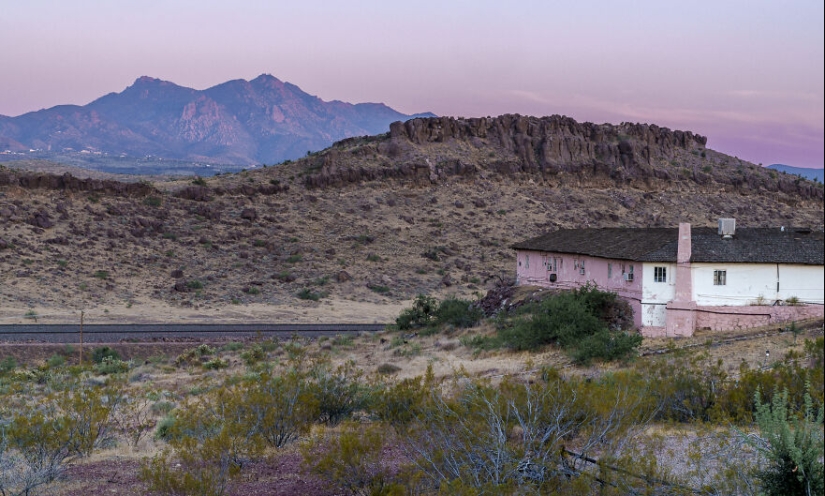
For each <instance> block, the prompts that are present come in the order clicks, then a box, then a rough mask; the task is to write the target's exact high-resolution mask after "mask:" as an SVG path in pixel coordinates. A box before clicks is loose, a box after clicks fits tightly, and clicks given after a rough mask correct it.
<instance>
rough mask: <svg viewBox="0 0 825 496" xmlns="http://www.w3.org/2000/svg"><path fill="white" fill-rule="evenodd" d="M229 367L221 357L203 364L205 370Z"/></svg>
mask: <svg viewBox="0 0 825 496" xmlns="http://www.w3.org/2000/svg"><path fill="white" fill-rule="evenodd" d="M227 367H229V362H228V361H227V360H224V359H223V358H221V357H215V358H213V359H211V360H209V361H208V362H205V363H204V364H203V368H205V369H206V370H220V369H225V368H227Z"/></svg>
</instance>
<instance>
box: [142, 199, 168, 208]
mask: <svg viewBox="0 0 825 496" xmlns="http://www.w3.org/2000/svg"><path fill="white" fill-rule="evenodd" d="M162 203H163V200H161V199H160V198H159V197H157V196H147V197H146V198H145V199H144V200H143V204H144V205H146V206H148V207H159V206H161V204H162Z"/></svg>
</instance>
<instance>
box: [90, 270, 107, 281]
mask: <svg viewBox="0 0 825 496" xmlns="http://www.w3.org/2000/svg"><path fill="white" fill-rule="evenodd" d="M93 275H94V277H96V278H98V279H108V278H109V271H108V270H98V271H95V273H94V274H93Z"/></svg>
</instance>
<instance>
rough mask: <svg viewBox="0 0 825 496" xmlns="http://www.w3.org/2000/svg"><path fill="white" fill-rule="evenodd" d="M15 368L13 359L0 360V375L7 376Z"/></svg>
mask: <svg viewBox="0 0 825 496" xmlns="http://www.w3.org/2000/svg"><path fill="white" fill-rule="evenodd" d="M16 367H17V361H16V360H15V359H14V357H10V356H9V357H6V358H4V359H2V360H0V374H8V373H9V372H11V371H12V370H14V369H15V368H16Z"/></svg>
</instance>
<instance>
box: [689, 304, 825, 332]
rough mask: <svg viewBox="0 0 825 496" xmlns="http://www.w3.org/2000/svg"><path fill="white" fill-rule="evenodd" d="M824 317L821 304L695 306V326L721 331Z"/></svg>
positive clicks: (824, 311) (824, 312) (824, 308)
mask: <svg viewBox="0 0 825 496" xmlns="http://www.w3.org/2000/svg"><path fill="white" fill-rule="evenodd" d="M817 317H819V318H822V317H825V307H823V306H822V305H801V306H735V307H733V306H731V307H716V306H714V307H707V306H700V307H696V328H697V329H710V330H712V331H721V330H728V329H747V328H751V327H762V326H766V325H771V324H778V323H782V322H791V321H794V320H804V319H812V318H817Z"/></svg>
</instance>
